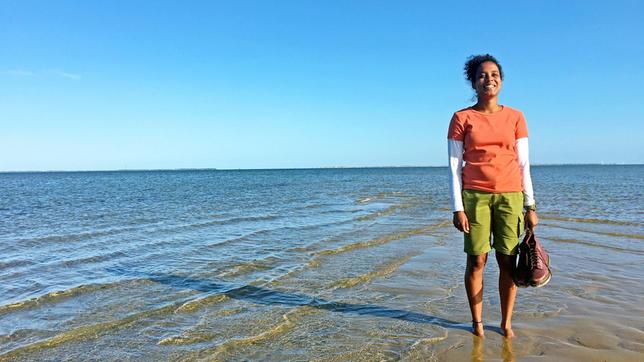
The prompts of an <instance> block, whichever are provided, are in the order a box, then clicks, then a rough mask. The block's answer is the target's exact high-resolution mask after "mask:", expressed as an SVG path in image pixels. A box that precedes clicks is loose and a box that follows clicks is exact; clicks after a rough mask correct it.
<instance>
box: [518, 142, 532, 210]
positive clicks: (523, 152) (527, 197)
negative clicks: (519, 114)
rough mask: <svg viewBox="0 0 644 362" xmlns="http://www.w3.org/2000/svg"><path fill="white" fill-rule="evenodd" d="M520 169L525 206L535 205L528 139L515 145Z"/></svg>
mask: <svg viewBox="0 0 644 362" xmlns="http://www.w3.org/2000/svg"><path fill="white" fill-rule="evenodd" d="M515 147H516V150H517V158H518V159H519V169H520V171H521V183H522V185H523V204H524V206H532V205H534V203H535V200H534V190H533V189H532V177H531V176H530V151H529V147H528V137H523V138H519V139H517V140H516V144H515Z"/></svg>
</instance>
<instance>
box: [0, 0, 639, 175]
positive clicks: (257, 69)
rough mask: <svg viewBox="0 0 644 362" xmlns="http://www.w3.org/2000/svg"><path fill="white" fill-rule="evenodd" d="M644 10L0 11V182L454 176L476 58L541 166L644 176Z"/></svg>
mask: <svg viewBox="0 0 644 362" xmlns="http://www.w3.org/2000/svg"><path fill="white" fill-rule="evenodd" d="M643 24H644V1H636V0H634V1H620V0H613V1H561V0H558V1H516V0H514V1H472V2H466V1H454V2H450V1H440V2H432V1H375V0H364V1H357V0H353V1H351V0H338V1H331V0H317V1H308V0H294V1H287V0H276V1H269V0H258V1H245V0H230V1H158V0H155V1H130V0H127V1H81V0H78V1H44V0H43V1H25V0H18V1H10V0H1V1H0V170H1V171H8V170H103V169H158V168H291V167H334V166H404V165H409V166H442V165H446V164H447V161H446V132H447V125H448V122H449V119H450V117H451V115H452V113H453V112H454V111H455V110H458V109H460V108H464V107H467V106H468V105H470V104H471V96H472V91H471V89H470V88H469V86H468V84H467V83H466V81H465V80H464V78H463V75H462V67H463V63H464V62H465V59H466V57H467V56H468V55H471V54H476V53H486V52H489V53H491V54H493V55H495V56H497V58H498V59H499V60H500V62H501V64H502V65H503V68H504V71H505V76H506V77H505V81H504V88H503V90H502V93H501V98H500V101H501V103H502V104H507V105H509V106H512V107H514V108H518V109H520V110H522V111H523V112H524V114H525V115H526V118H527V120H528V127H529V131H530V145H531V161H532V163H533V164H540V163H541V164H543V163H601V162H604V163H644V142H643V141H642V139H643V138H644V125H643V124H644V102H643V101H642V94H643V93H644V92H643V89H642V88H643V87H644V45H643V44H644V40H643V39H644V25H643Z"/></svg>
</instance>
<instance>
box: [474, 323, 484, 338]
mask: <svg viewBox="0 0 644 362" xmlns="http://www.w3.org/2000/svg"><path fill="white" fill-rule="evenodd" d="M472 333H474V335H475V336H478V337H481V338H485V332H484V331H483V322H482V321H478V322H477V321H472Z"/></svg>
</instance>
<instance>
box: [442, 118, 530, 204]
mask: <svg viewBox="0 0 644 362" xmlns="http://www.w3.org/2000/svg"><path fill="white" fill-rule="evenodd" d="M524 137H528V126H527V125H526V121H525V118H524V117H523V114H522V113H521V112H520V111H518V110H516V109H512V108H510V107H507V106H503V108H502V109H501V110H500V111H499V112H496V113H492V114H486V113H481V112H478V111H475V110H473V109H472V108H465V109H462V110H460V111H458V112H456V113H454V116H452V120H451V122H450V124H449V130H448V132H447V138H448V139H451V140H456V141H462V142H463V160H465V166H463V189H470V190H480V191H487V192H513V191H523V185H522V182H521V171H520V169H519V162H518V160H517V151H516V149H515V143H516V140H517V139H519V138H524Z"/></svg>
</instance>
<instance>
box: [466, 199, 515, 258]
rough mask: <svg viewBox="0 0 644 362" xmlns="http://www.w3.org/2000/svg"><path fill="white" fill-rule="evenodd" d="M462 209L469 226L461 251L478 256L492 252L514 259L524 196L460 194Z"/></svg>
mask: <svg viewBox="0 0 644 362" xmlns="http://www.w3.org/2000/svg"><path fill="white" fill-rule="evenodd" d="M463 208H464V209H465V215H467V219H468V221H469V224H470V232H469V233H465V234H464V235H465V247H464V250H465V252H466V253H467V254H469V255H481V254H485V253H487V252H489V251H490V249H491V248H494V250H496V251H498V252H500V253H501V254H505V255H516V254H517V252H518V246H519V238H520V237H521V232H522V230H523V192H500V193H493V192H484V191H477V190H463Z"/></svg>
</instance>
